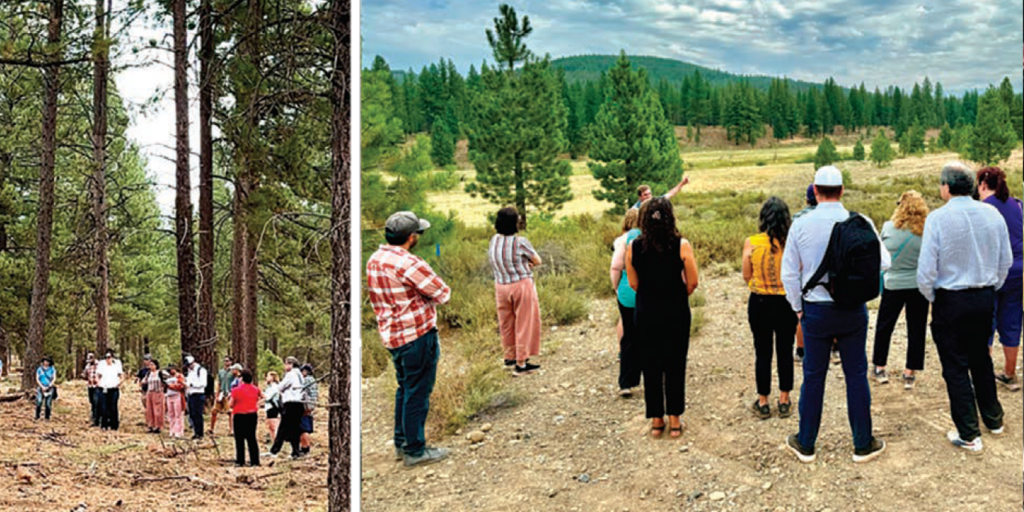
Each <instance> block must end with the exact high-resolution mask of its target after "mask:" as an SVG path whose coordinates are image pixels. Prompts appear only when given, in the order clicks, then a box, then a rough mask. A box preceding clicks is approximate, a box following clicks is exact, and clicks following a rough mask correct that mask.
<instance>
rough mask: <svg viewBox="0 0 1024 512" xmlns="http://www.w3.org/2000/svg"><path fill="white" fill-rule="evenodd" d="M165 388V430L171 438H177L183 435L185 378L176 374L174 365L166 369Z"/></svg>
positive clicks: (176, 370)
mask: <svg viewBox="0 0 1024 512" xmlns="http://www.w3.org/2000/svg"><path fill="white" fill-rule="evenodd" d="M164 384H165V385H166V387H167V393H166V400H167V429H168V431H169V432H168V433H169V434H170V436H171V437H174V438H179V437H184V435H185V422H184V418H185V396H184V391H185V376H184V375H182V374H180V373H178V369H177V368H176V367H175V366H174V365H170V366H168V367H167V378H166V380H164Z"/></svg>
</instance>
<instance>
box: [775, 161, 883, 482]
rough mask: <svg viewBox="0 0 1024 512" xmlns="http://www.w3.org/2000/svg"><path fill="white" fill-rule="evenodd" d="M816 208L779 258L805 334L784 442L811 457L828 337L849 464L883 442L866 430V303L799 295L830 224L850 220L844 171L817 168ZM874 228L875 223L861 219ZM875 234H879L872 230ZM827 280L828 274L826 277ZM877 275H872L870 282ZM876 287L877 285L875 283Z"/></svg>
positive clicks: (823, 294) (817, 291)
mask: <svg viewBox="0 0 1024 512" xmlns="http://www.w3.org/2000/svg"><path fill="white" fill-rule="evenodd" d="M814 192H815V195H816V197H817V200H818V206H817V207H816V208H815V209H814V210H813V211H811V212H809V213H807V214H806V215H804V216H802V217H800V218H799V219H796V221H794V222H793V226H792V228H791V229H790V231H789V238H788V240H787V243H786V249H785V251H784V253H783V256H782V284H783V287H784V288H785V289H786V299H787V300H789V303H790V306H792V308H793V311H795V312H796V313H797V316H798V317H800V320H801V325H802V326H803V333H804V364H803V369H804V382H803V386H802V388H801V391H800V406H799V410H800V432H799V434H797V435H794V436H790V437H789V438H788V439H787V441H786V444H787V446H788V447H789V449H790V450H791V451H793V453H794V454H796V456H797V457H798V458H799V459H800V460H801V461H802V462H805V463H810V462H813V461H814V460H815V451H814V449H815V444H816V443H817V440H818V431H819V429H820V427H821V416H822V406H823V403H824V400H825V379H826V377H827V376H828V367H829V355H830V352H831V350H832V345H833V340H835V341H836V342H837V344H838V347H839V350H840V352H841V354H842V366H843V374H844V375H845V377H846V384H847V395H846V401H847V408H848V412H849V416H850V425H851V427H852V430H853V441H854V449H855V450H854V456H853V460H854V462H867V461H869V460H872V459H874V458H875V457H877V456H878V455H879V454H881V453H882V451H884V450H885V443H884V442H882V441H880V440H878V439H875V437H874V436H873V435H872V432H871V427H872V425H871V391H870V390H869V388H868V377H867V372H868V361H867V348H866V346H867V335H868V311H867V306H866V305H865V304H858V305H855V306H845V307H844V306H842V305H839V304H836V303H835V301H834V300H833V297H832V295H831V293H830V292H829V291H828V289H826V288H824V287H821V286H815V287H814V288H813V289H810V290H808V292H807V293H806V295H805V294H804V287H805V286H807V285H808V284H809V283H810V282H811V280H812V278H813V277H814V275H815V273H816V272H817V270H818V267H820V266H821V265H822V264H823V263H824V259H825V256H826V252H827V249H828V247H829V242H830V239H831V237H832V231H833V227H835V226H836V225H837V224H839V223H841V222H844V221H846V220H847V219H850V218H851V215H850V212H849V211H847V210H846V208H844V207H843V203H842V202H841V201H842V197H843V174H842V172H841V171H840V170H839V169H837V168H835V167H832V166H828V167H823V168H821V169H819V170H818V172H817V173H816V175H815V178H814ZM866 220H867V223H868V224H869V225H870V226H871V229H872V230H874V229H875V227H874V223H872V222H871V220H870V219H866ZM875 236H876V237H877V236H878V232H877V230H876V231H875ZM878 245H879V247H880V249H879V251H880V254H879V256H880V258H881V261H880V266H881V269H882V270H886V269H888V268H889V266H890V262H891V259H890V256H889V252H888V251H887V250H886V249H885V245H884V244H882V241H881V239H879V240H878ZM826 279H827V276H826ZM877 282H878V278H875V283H877ZM875 286H877V284H876V285H875Z"/></svg>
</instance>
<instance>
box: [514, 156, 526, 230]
mask: <svg viewBox="0 0 1024 512" xmlns="http://www.w3.org/2000/svg"><path fill="white" fill-rule="evenodd" d="M513 172H515V175H516V210H519V229H520V230H525V229H526V178H525V177H524V176H523V173H524V172H525V171H524V170H523V162H522V160H520V159H519V157H518V156H517V157H516V164H515V169H513Z"/></svg>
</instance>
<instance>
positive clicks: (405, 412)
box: [389, 330, 441, 457]
mask: <svg viewBox="0 0 1024 512" xmlns="http://www.w3.org/2000/svg"><path fill="white" fill-rule="evenodd" d="M389 352H391V362H392V363H394V365H395V378H396V379H398V390H397V391H396V392H395V447H397V448H401V449H402V450H403V451H404V452H405V454H406V455H408V456H410V457H419V456H420V455H423V450H424V449H426V447H427V439H426V434H425V432H424V427H425V426H426V423H427V412H428V411H429V410H430V394H431V393H432V392H433V391H434V382H435V381H436V380H437V361H438V358H439V357H440V355H441V344H440V341H439V339H438V336H437V331H436V330H435V331H431V332H429V333H427V334H426V335H424V336H423V337H421V338H418V339H417V340H416V341H413V342H412V343H409V344H408V345H404V346H402V347H399V348H396V349H394V350H389Z"/></svg>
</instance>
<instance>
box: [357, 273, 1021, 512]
mask: <svg viewBox="0 0 1024 512" xmlns="http://www.w3.org/2000/svg"><path fill="white" fill-rule="evenodd" d="M702 288H703V289H704V292H705V293H706V294H707V304H708V306H707V307H706V308H705V316H706V319H707V324H706V326H705V327H704V329H703V331H702V332H701V333H700V334H699V335H698V336H697V337H696V338H695V339H694V340H693V341H692V343H691V349H690V359H689V374H688V378H687V385H688V393H689V395H688V396H687V412H686V415H685V416H684V420H685V421H686V422H687V424H688V429H687V430H686V432H685V433H684V434H683V437H682V438H681V439H680V440H670V439H668V436H667V434H666V436H665V439H663V440H650V439H648V438H647V437H645V436H646V430H647V428H648V423H647V421H646V420H645V419H644V417H643V400H642V398H633V399H630V400H622V399H619V398H617V397H616V396H615V395H616V389H615V388H616V386H615V379H616V376H617V364H616V358H615V355H616V353H615V347H614V344H615V342H614V339H615V332H614V325H615V322H616V319H617V317H616V315H617V312H616V311H615V310H614V308H613V304H612V303H611V301H601V302H599V303H595V304H594V307H593V315H592V320H591V321H590V322H588V323H586V324H584V325H578V326H574V327H571V328H564V329H559V330H558V331H556V332H553V333H552V332H548V334H547V336H546V339H545V347H546V348H545V351H544V354H542V356H543V357H542V358H539V359H538V361H539V362H541V363H542V364H543V366H544V369H543V371H542V372H540V373H539V374H537V375H533V376H530V377H526V378H520V379H514V380H513V382H511V384H510V386H512V387H513V388H514V389H515V390H516V391H517V392H519V393H520V394H522V395H523V396H525V397H526V401H525V402H524V403H523V404H521V405H520V406H519V407H517V408H513V409H507V410H502V411H499V412H497V413H495V414H493V415H492V416H489V417H484V418H480V419H479V420H478V421H475V422H474V423H473V424H471V425H470V426H469V427H467V429H466V430H465V431H464V432H463V434H465V433H467V432H469V431H472V430H477V429H479V428H480V427H481V425H483V424H485V423H489V424H491V425H493V429H492V430H491V431H490V432H488V433H487V438H486V440H485V441H484V442H483V443H481V444H479V445H472V444H471V443H470V442H469V441H468V440H466V439H465V436H464V435H460V436H457V437H453V438H447V439H438V440H436V444H437V445H439V446H446V447H450V448H451V449H452V452H453V453H452V457H451V459H450V460H448V461H446V462H442V463H440V464H437V465H434V466H431V467H426V468H417V469H412V470H405V469H403V468H402V467H401V464H400V463H396V462H394V460H393V448H392V447H391V446H390V441H389V439H390V434H389V433H390V430H391V428H392V427H391V425H392V424H391V414H392V413H391V410H390V408H391V407H392V402H391V401H390V399H389V398H388V397H387V396H386V395H387V393H385V392H383V390H384V389H393V388H392V387H391V386H389V383H388V382H387V379H391V378H392V377H391V376H390V374H386V375H385V376H383V377H381V378H378V379H374V380H373V381H371V382H369V383H368V384H367V390H366V391H365V392H364V396H363V413H362V415H363V428H362V436H363V437H362V446H363V471H364V474H363V486H362V489H363V493H362V504H363V510H366V511H406V510H426V511H442V510H443V511H447V512H452V511H463V510H467V511H469V510H473V511H475V510H488V511H504V510H508V511H512V510H517V511H519V510H553V511H563V510H564V511H585V510H597V511H606V510H607V511H628V510H643V509H651V508H658V509H669V510H695V511H700V510H755V511H775V510H779V511H791V510H792V511H814V512H820V511H826V510H828V511H836V512H838V511H844V512H845V511H869V510H920V511H933V510H935V511H939V510H966V511H970V510H979V511H980V510H985V511H993V510H998V511H1007V510H1020V507H1021V503H1022V495H1021V492H1022V491H1021V489H1022V488H1021V473H1019V472H1018V469H1019V468H1020V467H1021V465H1020V463H1021V452H1022V450H1024V448H1022V437H1021V419H1020V418H1021V409H1022V400H1021V395H1020V394H1010V393H1007V392H1004V391H1000V398H1001V399H1002V400H1003V405H1004V407H1006V410H1007V418H1008V420H1007V432H1008V433H1007V434H1006V435H1005V436H1004V437H1001V438H993V437H991V436H987V437H986V438H985V442H986V451H985V452H984V454H982V455H979V456H968V455H965V454H963V453H960V452H958V451H956V450H955V449H954V448H952V447H950V446H949V444H948V443H947V442H946V440H945V434H946V432H947V430H949V429H951V428H952V422H951V420H950V419H949V416H948V412H947V411H948V401H947V399H946V393H945V386H944V383H943V381H942V378H941V370H940V367H939V363H938V356H937V354H936V353H935V349H934V345H933V344H932V343H931V342H930V340H929V346H928V353H927V362H926V370H925V372H924V373H923V374H922V376H921V377H920V379H919V382H918V387H917V389H916V390H914V391H913V392H906V391H904V389H903V387H902V385H901V384H897V383H891V384H888V385H886V386H877V385H875V384H874V383H872V385H871V388H872V398H873V407H872V411H873V416H874V427H875V435H876V436H878V437H880V438H882V439H884V440H885V441H887V442H888V443H889V448H888V451H887V452H886V453H885V454H884V455H883V456H882V457H881V458H880V459H878V460H877V461H875V462H872V463H870V464H867V465H855V464H853V462H852V461H851V455H852V450H853V448H852V441H851V437H850V427H849V423H848V421H847V416H846V399H845V396H846V395H845V385H844V382H843V379H842V371H841V370H840V369H839V367H837V366H833V367H832V370H831V371H830V374H829V375H830V376H829V380H828V388H827V394H826V404H825V418H824V422H823V425H822V431H821V437H820V440H819V444H818V453H819V458H818V462H816V463H815V464H812V465H806V466H805V465H802V464H800V463H798V462H797V461H796V460H795V458H793V457H792V455H791V454H790V453H788V452H787V451H785V450H784V448H783V444H784V439H785V437H786V436H787V435H789V434H792V433H795V432H796V430H797V421H798V420H797V417H796V415H794V416H793V417H792V418H790V419H786V420H782V419H778V418H772V419H770V420H768V421H764V422H762V421H759V420H756V419H755V418H754V417H753V415H752V414H751V413H750V412H748V411H749V405H750V403H751V402H752V401H753V400H754V398H755V392H754V389H753V387H754V368H753V346H752V342H751V341H750V334H749V329H748V327H747V319H746V296H747V294H746V293H745V291H744V290H745V287H744V285H743V282H742V281H741V279H740V278H739V276H738V275H729V276H726V277H718V278H713V277H709V276H705V281H704V284H702ZM871 316H872V322H871V327H872V330H871V333H870V334H869V341H868V345H869V351H870V347H871V344H872V342H873V337H874V329H873V328H874V316H875V311H872V312H871ZM495 343H497V340H496V341H495ZM552 349H553V350H552ZM905 350H906V339H905V325H904V324H903V322H902V321H901V323H900V325H899V326H898V328H897V335H896V337H895V339H894V347H893V351H892V356H891V357H893V360H892V361H891V366H890V369H891V370H892V371H896V372H898V371H900V369H902V364H901V362H902V359H901V358H902V357H903V356H904V354H905V353H906V352H905ZM1001 361H1002V357H1001V356H1000V357H998V358H997V362H999V363H1001ZM496 364H500V363H498V362H497V361H496ZM776 382H777V381H776ZM800 382H801V373H800V371H799V369H798V372H797V386H798V387H799V383H800ZM798 397H799V390H797V391H796V392H795V394H794V398H798Z"/></svg>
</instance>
